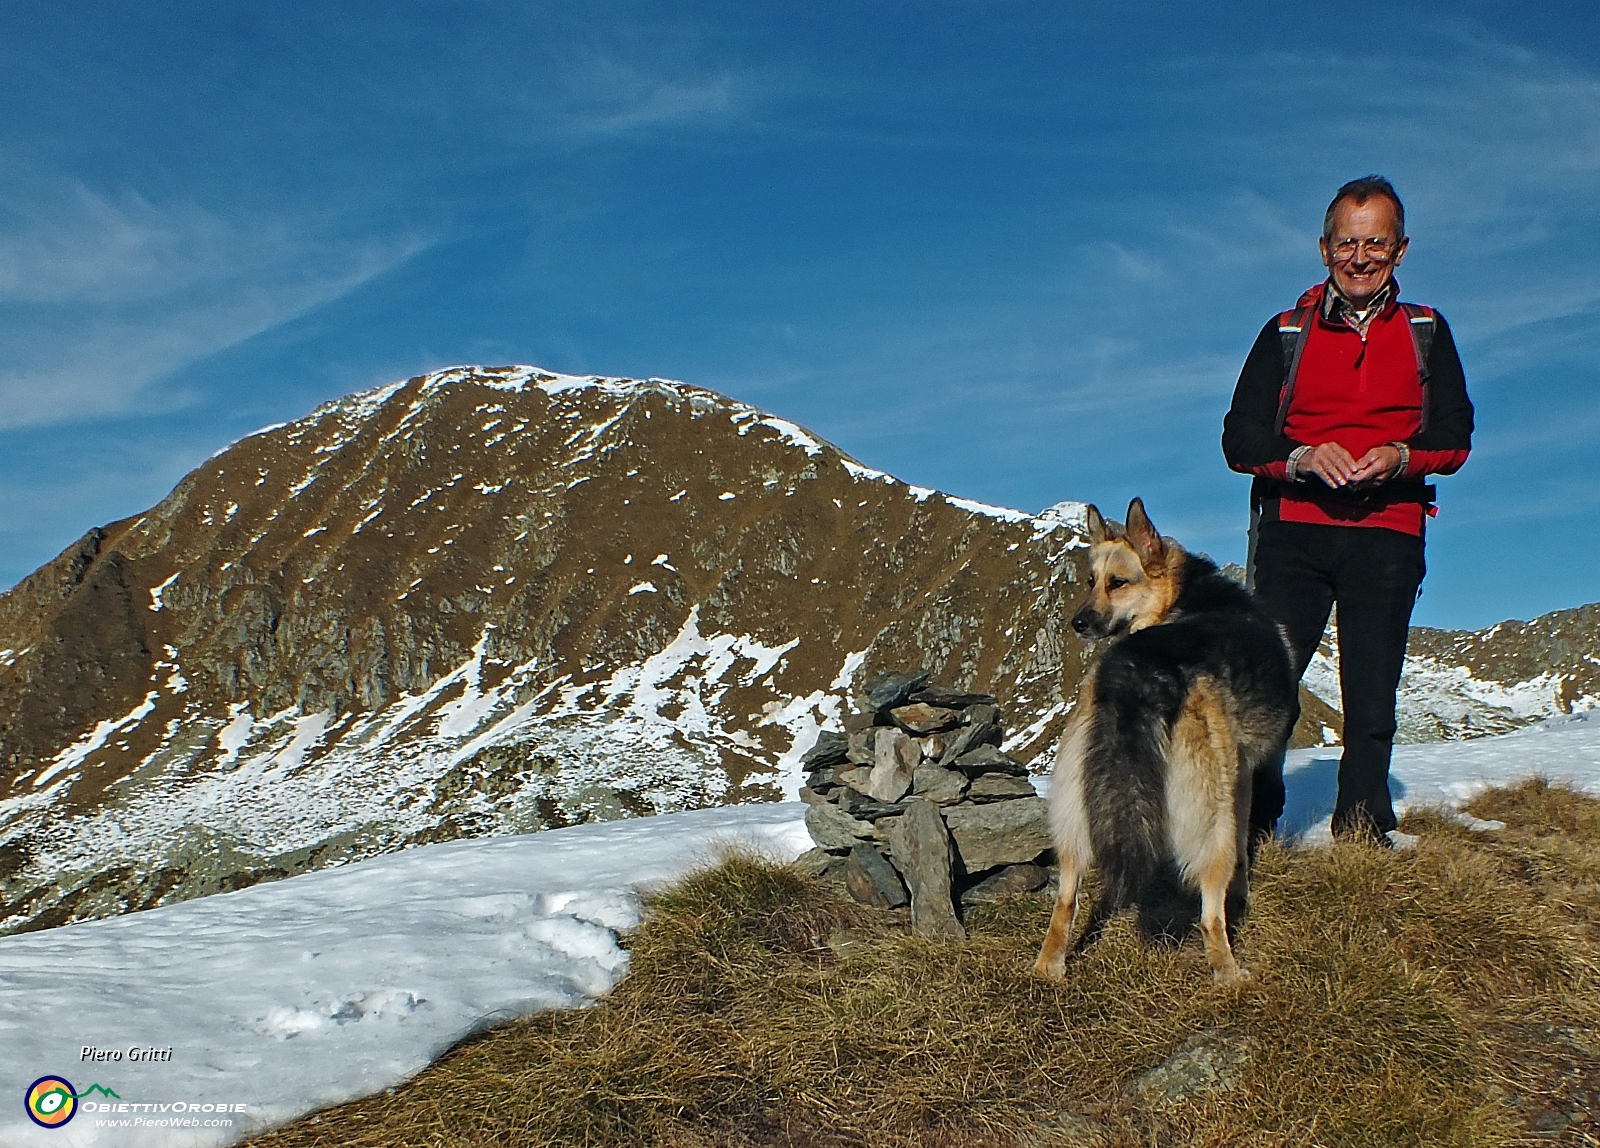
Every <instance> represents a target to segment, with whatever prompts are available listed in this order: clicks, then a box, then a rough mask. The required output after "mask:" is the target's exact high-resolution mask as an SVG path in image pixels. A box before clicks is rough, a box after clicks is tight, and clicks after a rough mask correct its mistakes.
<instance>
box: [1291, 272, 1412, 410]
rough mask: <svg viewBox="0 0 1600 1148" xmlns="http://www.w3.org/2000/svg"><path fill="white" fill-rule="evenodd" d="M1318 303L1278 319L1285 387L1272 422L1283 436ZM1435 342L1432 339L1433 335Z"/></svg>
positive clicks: (1309, 304) (1306, 305)
mask: <svg viewBox="0 0 1600 1148" xmlns="http://www.w3.org/2000/svg"><path fill="white" fill-rule="evenodd" d="M1316 308H1317V304H1316V303H1315V302H1313V303H1307V304H1305V305H1303V306H1301V307H1298V308H1296V309H1295V310H1293V311H1285V312H1284V313H1283V314H1281V315H1279V316H1278V338H1279V339H1280V340H1281V341H1282V344H1283V386H1282V387H1281V388H1279V390H1278V415H1277V417H1276V418H1275V419H1273V420H1272V433H1273V434H1282V433H1283V424H1284V423H1285V422H1286V421H1287V420H1288V418H1289V402H1290V400H1291V399H1293V398H1294V377H1295V375H1297V374H1299V372H1300V356H1302V355H1303V354H1305V350H1306V340H1307V339H1308V338H1310V337H1311V321H1312V317H1313V316H1314V315H1315V314H1316ZM1429 339H1430V341H1431V339H1432V336H1431V334H1430V336H1429Z"/></svg>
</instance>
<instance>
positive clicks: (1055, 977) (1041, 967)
mask: <svg viewBox="0 0 1600 1148" xmlns="http://www.w3.org/2000/svg"><path fill="white" fill-rule="evenodd" d="M1033 975H1034V976H1036V977H1039V978H1041V979H1042V980H1047V981H1064V980H1066V979H1067V962H1066V960H1065V959H1062V960H1055V961H1047V960H1045V959H1044V958H1043V957H1040V958H1039V959H1038V960H1037V961H1035V962H1034V963H1033Z"/></svg>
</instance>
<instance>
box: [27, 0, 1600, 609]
mask: <svg viewBox="0 0 1600 1148" xmlns="http://www.w3.org/2000/svg"><path fill="white" fill-rule="evenodd" d="M1205 7H1206V6H1199V5H1187V4H1185V5H1178V4H1171V5H1164V4H1146V5H1140V6H1137V7H1135V6H1126V8H1123V9H1119V8H1117V6H1112V5H1104V4H1094V5H1090V4H1072V3H1062V2H1059V0H1056V2H1041V3H1024V2H1018V3H1005V2H998V0H990V2H987V3H981V4H980V3H938V2H930V0H924V2H922V3H915V4H888V3H872V2H870V0H869V2H862V0H856V2H854V3H839V4H832V3H815V2H813V3H806V4H796V5H777V4H762V5H751V4H734V3H729V4H725V5H724V4H716V3H699V4H696V3H687V2H677V3H662V4H651V3H617V4H601V3H595V4H577V5H573V4H565V5H542V4H536V3H491V2H478V3H471V2H465V0H456V2H453V3H434V4H426V3H408V2H405V0H396V2H388V3H382V4H379V3H337V2H330V3H323V4H318V5H282V4H273V5H269V4H264V3H260V4H230V3H225V2H220V0H209V2H207V3H193V4H191V3H178V2H170V0H157V2H154V3H150V4H145V5H133V4H128V3H107V4H95V3H75V4H72V5H68V6H65V7H64V6H62V5H60V4H57V3H39V2H34V0H9V2H8V3H7V4H5V5H4V6H3V7H0V110H3V112H4V114H3V115H0V585H10V584H12V583H14V582H15V581H16V580H18V579H19V578H21V577H22V576H24V575H25V574H26V573H27V572H29V571H30V570H32V569H33V568H35V567H36V566H38V565H39V564H40V563H42V562H44V561H46V560H48V559H49V558H50V557H51V556H53V555H54V554H55V553H57V552H58V551H59V550H60V549H62V548H63V547H64V546H66V545H67V544H69V543H70V542H71V541H72V540H73V539H75V538H76V537H77V536H79V535H80V534H82V533H83V532H84V531H85V530H86V529H88V528H89V527H91V526H94V525H97V524H100V523H104V522H108V521H112V520H115V519H117V518H120V517H123V516H125V515H128V514H132V513H135V512H137V511H139V510H142V509H144V508H146V507H147V506H149V505H151V504H153V503H154V502H156V501H158V500H159V499H160V498H161V497H162V496H163V495H164V494H165V493H166V492H167V491H168V490H169V489H170V488H171V487H172V485H173V484H174V483H175V482H176V481H177V480H178V479H179V478H180V477H182V475H183V474H184V473H185V472H187V471H188V470H189V469H191V468H192V467H193V466H195V465H196V464H198V463H199V462H200V461H202V460H203V459H205V458H206V457H207V456H208V455H210V454H211V453H212V452H214V451H215V450H217V449H219V448H220V447H222V446H224V445H225V444H227V443H228V442H230V441H232V440H234V439H236V438H237V437H239V436H240V435H242V434H244V433H247V432H248V431H250V430H252V429H254V428H256V427H258V426H261V425H263V424H265V423H270V422H277V421H282V420H287V419H292V418H296V417H299V416H300V415H303V414H305V413H307V412H308V411H309V410H310V409H311V408H312V407H313V406H315V405H316V404H317V403H319V402H321V401H323V400H325V399H328V398H331V397H334V396H337V395H340V394H344V393H347V392H349V391H353V390H358V389H362V388H366V387H369V386H374V385H377V384H380V383H383V382H388V381H391V380H393V379H396V378H402V377H405V376H408V375H411V374H415V373H418V372H421V371H424V370H428V369H432V368H434V367H439V366H443V365H447V364H455V363H463V362H479V363H506V362H525V363H537V364H540V365H542V366H546V367H549V368H552V369H557V370H562V371H569V372H577V373H590V372H593V373H603V374H626V375H659V376H666V377H673V378H680V379H684V380H686V381H689V382H692V383H697V384H700V385H703V386H708V387H712V388H715V389H717V390H720V391H723V392H725V393H727V394H730V395H733V396H735V397H737V398H740V399H743V400H745V401H748V402H751V403H754V404H757V405H759V406H762V407H765V408H766V409H768V410H771V411H773V412H776V413H778V414H781V415H783V416H785V417H788V418H791V419H794V420H796V421H798V422H800V423H803V424H805V425H807V426H809V427H811V428H812V429H813V430H815V431H817V432H818V433H820V434H822V435H824V436H826V437H828V438H829V439H831V440H832V441H834V442H836V443H838V444H839V445H840V446H842V447H843V448H845V449H846V450H848V451H850V452H851V453H852V454H854V455H856V456H857V457H859V458H861V459H862V460H863V461H864V462H867V463H869V464H870V465H873V466H876V467H879V468H881V469H884V470H888V471H890V472H892V473H894V474H896V475H898V476H899V477H901V478H904V479H906V480H908V481H912V482H916V483H920V484H924V485H930V486H936V487H938V488H940V489H942V490H946V491H949V492H951V493H954V494H959V495H963V496H966V497H970V498H977V499H982V500H984V501H988V502H994V503H999V504H1003V505H1008V506H1016V507H1020V508H1023V509H1027V510H1038V509H1040V508H1041V507H1043V506H1046V505H1048V504H1050V503H1052V502H1055V501H1058V500H1061V499H1068V498H1071V499H1082V500H1092V501H1096V502H1098V503H1100V504H1101V506H1102V507H1104V508H1106V509H1108V511H1109V512H1111V513H1113V514H1116V515H1118V516H1120V512H1121V509H1122V508H1123V507H1125V506H1126V504H1127V500H1128V499H1129V498H1130V497H1131V496H1132V495H1134V494H1140V495H1143V496H1144V498H1145V500H1146V503H1147V505H1148V506H1149V507H1150V510H1151V513H1152V516H1153V517H1154V519H1155V521H1156V523H1157V524H1158V525H1159V526H1160V527H1161V528H1162V529H1163V530H1164V531H1165V532H1167V533H1171V534H1174V535H1177V536H1178V537H1179V538H1181V539H1182V540H1184V541H1185V543H1187V544H1188V545H1190V546H1191V547H1194V548H1197V549H1202V550H1205V551H1208V552H1210V553H1211V554H1213V555H1214V556H1216V557H1218V558H1222V559H1237V558H1240V557H1242V554H1243V549H1244V531H1243V527H1244V519H1245V498H1246V486H1247V483H1246V482H1245V480H1244V479H1242V478H1240V477H1238V476H1235V475H1232V474H1230V473H1229V472H1228V471H1227V470H1226V468H1225V467H1224V465H1223V463H1222V459H1221V453H1220V449H1219V447H1218V435H1219V430H1220V423H1221V417H1222V413H1223V411H1224V409H1225V408H1226V406H1227V402H1228V398H1229V395H1230V393H1231V389H1232V385H1233V382H1234V380H1235V378H1236V377H1237V373H1238V369H1239V365H1240V362H1241V361H1242V359H1243V357H1244V354H1245V352H1246V351H1247V350H1248V348H1249V346H1250V343H1251V341H1252V339H1253V338H1254V336H1255V334H1256V332H1257V331H1258V330H1259V328H1260V326H1261V324H1262V323H1263V322H1264V321H1265V320H1266V319H1267V318H1268V316H1270V315H1271V314H1273V313H1274V312H1276V311H1278V310H1280V309H1282V308H1284V307H1288V306H1290V305H1291V304H1292V303H1293V301H1294V299H1295V298H1296V296H1297V295H1298V294H1299V292H1300V291H1301V290H1302V289H1303V288H1304V287H1306V286H1308V285H1309V284H1311V283H1312V282H1314V281H1316V280H1317V279H1318V278H1319V277H1320V273H1321V267H1320V265H1319V263H1318V261H1317V258H1316V252H1315V239H1316V235H1317V232H1318V228H1319V227H1320V222H1321V213H1322V210H1323V208H1324V207H1325V205H1326V203H1327V199H1328V196H1329V195H1330V194H1331V192H1332V189H1333V188H1334V187H1336V186H1337V185H1338V184H1339V183H1341V182H1343V181H1344V180H1345V179H1348V178H1350V177H1352V176H1355V175H1361V174H1365V173H1367V172H1369V171H1380V172H1383V173H1385V174H1387V175H1389V176H1390V178H1392V179H1393V180H1394V181H1395V183H1396V184H1397V185H1398V187H1399V188H1400V191H1401V193H1402V195H1403V196H1404V197H1405V199H1406V203H1407V208H1408V213H1409V219H1408V222H1409V224H1410V226H1409V230H1410V232H1411V234H1412V237H1413V241H1412V246H1411V252H1410V255H1409V257H1408V260H1407V263H1406V265H1405V267H1404V268H1402V270H1401V274H1400V279H1401V281H1402V284H1403V285H1404V287H1405V293H1406V295H1407V297H1409V298H1413V299H1417V300H1420V301H1424V302H1429V303H1432V304H1434V305H1436V306H1438V307H1439V308H1440V309H1441V310H1442V311H1443V312H1444V313H1445V315H1446V316H1447V317H1448V318H1449V319H1450V321H1451V323H1452V326H1453V327H1454V329H1455V331H1456V336H1457V339H1458V341H1459V343H1460V345H1461V349H1462V355H1463V359H1464V361H1465V364H1466V368H1467V376H1468V383H1469V387H1470V389H1471V392H1472V395H1473V398H1474V400H1475V402H1476V403H1477V406H1478V424H1479V430H1478V434H1477V438H1476V450H1475V453H1474V455H1473V458H1472V460H1471V461H1470V462H1469V463H1468V465H1467V468H1466V469H1465V470H1463V471H1462V472H1461V473H1460V474H1459V475H1457V476H1455V477H1453V478H1450V479H1446V480H1443V481H1442V483H1441V494H1442V502H1443V511H1442V513H1441V515H1440V517H1439V518H1438V519H1437V520H1436V521H1435V522H1434V524H1433V526H1432V528H1431V532H1430V537H1429V566H1430V571H1429V577H1428V581H1427V585H1426V592H1425V594H1424V597H1423V599H1422V602H1421V603H1420V605H1419V607H1418V614H1417V619H1418V621H1420V622H1423V623H1425V624H1430V625H1445V626H1473V627H1476V626H1482V625H1487V624H1491V623H1493V622H1496V621H1499V620H1501V619H1502V618H1507V617H1523V618H1527V617H1531V616H1533V615H1535V614H1538V613H1541V612H1543V611H1546V610H1550V609H1555V608H1559V607H1564V606H1574V605H1578V604H1580V603H1583V602H1589V601H1593V600H1596V599H1600V577H1597V576H1596V574H1595V572H1594V571H1595V569H1596V565H1597V559H1600V478H1597V477H1596V473H1595V463H1594V458H1595V451H1594V449H1593V443H1594V442H1595V440H1596V439H1597V437H1600V400H1597V398H1596V394H1597V389H1596V383H1597V381H1600V380H1597V373H1600V371H1597V367H1596V364H1595V359H1596V355H1595V352H1596V350H1597V347H1600V338H1597V335H1600V274H1597V272H1596V270H1595V266H1594V261H1595V255H1596V253H1597V252H1600V212H1597V208H1596V206H1595V205H1596V204H1597V203H1600V35H1597V32H1600V17H1597V16H1596V15H1595V14H1594V13H1593V10H1592V5H1580V4H1560V3H1554V4H1545V5H1541V6H1539V10H1538V11H1537V12H1534V13H1531V14H1530V13H1527V12H1517V13H1515V14H1512V13H1511V12H1510V10H1509V6H1506V5H1499V4H1495V5H1490V4H1455V5H1447V6H1433V7H1429V6H1417V5H1384V6H1382V7H1381V9H1380V8H1377V7H1375V6H1373V7H1368V6H1358V7H1359V10H1353V9H1351V8H1350V7H1349V6H1343V7H1339V6H1320V7H1321V8H1325V9H1327V11H1325V12H1322V13H1320V14H1319V13H1317V12H1312V11H1310V10H1309V9H1310V6H1306V7H1307V12H1306V13H1305V14H1302V13H1300V12H1294V13H1292V15H1291V13H1290V10H1288V9H1285V8H1284V7H1283V6H1282V5H1281V4H1274V5H1248V4H1237V5H1230V6H1229V12H1228V14H1226V15H1219V14H1217V13H1214V12H1207V11H1204V8H1205ZM1367 11H1371V12H1381V15H1380V16H1374V17H1372V18H1370V19H1365V18H1363V16H1362V13H1363V12H1367ZM1530 544H1531V545H1530Z"/></svg>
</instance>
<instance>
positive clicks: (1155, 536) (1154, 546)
mask: <svg viewBox="0 0 1600 1148" xmlns="http://www.w3.org/2000/svg"><path fill="white" fill-rule="evenodd" d="M1123 537H1125V538H1126V539H1127V540H1128V545H1130V546H1132V547H1133V552H1134V553H1135V554H1137V555H1138V556H1139V564H1140V565H1141V566H1143V567H1144V568H1145V569H1146V570H1153V569H1158V568H1159V567H1161V566H1162V565H1163V564H1164V563H1165V562H1166V559H1167V547H1166V544H1165V543H1164V542H1162V541H1161V532H1160V531H1158V530H1157V529H1156V528H1155V526H1154V525H1153V524H1152V523H1151V522H1150V516H1149V515H1148V514H1146V513H1145V512H1144V500H1143V499H1139V498H1136V499H1134V500H1133V501H1132V502H1130V503H1128V525H1127V527H1126V529H1125V530H1124V531H1123Z"/></svg>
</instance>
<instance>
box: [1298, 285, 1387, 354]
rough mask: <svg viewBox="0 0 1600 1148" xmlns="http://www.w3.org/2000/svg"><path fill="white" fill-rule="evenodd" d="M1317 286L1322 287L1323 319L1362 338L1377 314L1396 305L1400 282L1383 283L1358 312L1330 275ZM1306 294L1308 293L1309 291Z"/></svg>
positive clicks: (1384, 312) (1381, 313) (1379, 314)
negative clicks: (1341, 326) (1346, 328)
mask: <svg viewBox="0 0 1600 1148" xmlns="http://www.w3.org/2000/svg"><path fill="white" fill-rule="evenodd" d="M1319 286H1320V287H1321V288H1322V293H1321V294H1322V297H1321V299H1320V302H1321V304H1322V317H1323V319H1325V320H1327V321H1328V322H1329V323H1334V324H1342V325H1343V326H1346V327H1349V328H1350V329H1351V330H1353V331H1355V332H1356V333H1357V334H1359V335H1360V336H1361V337H1362V338H1363V339H1365V338H1366V337H1367V329H1368V328H1369V327H1371V326H1372V324H1373V322H1374V321H1375V320H1376V319H1377V318H1378V317H1379V316H1381V315H1384V314H1387V313H1388V311H1389V308H1391V307H1394V306H1396V300H1398V299H1399V298H1400V282H1399V280H1397V279H1393V278H1391V279H1390V280H1389V282H1387V283H1385V284H1384V285H1383V290H1381V291H1379V292H1378V293H1377V294H1376V295H1374V296H1373V297H1372V299H1371V300H1369V301H1368V303H1367V305H1366V307H1365V308H1364V309H1363V310H1362V311H1360V312H1358V311H1357V309H1356V305H1355V304H1354V303H1352V302H1351V301H1350V300H1349V299H1348V298H1347V297H1346V296H1345V294H1344V292H1342V291H1340V290H1339V287H1338V284H1336V283H1334V281H1333V279H1332V277H1331V276H1330V277H1329V278H1328V279H1327V280H1326V281H1324V282H1323V283H1321V284H1319ZM1313 290H1315V288H1313ZM1306 294H1307V295H1309V294H1310V292H1309V291H1308V292H1307V293H1306Z"/></svg>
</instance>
